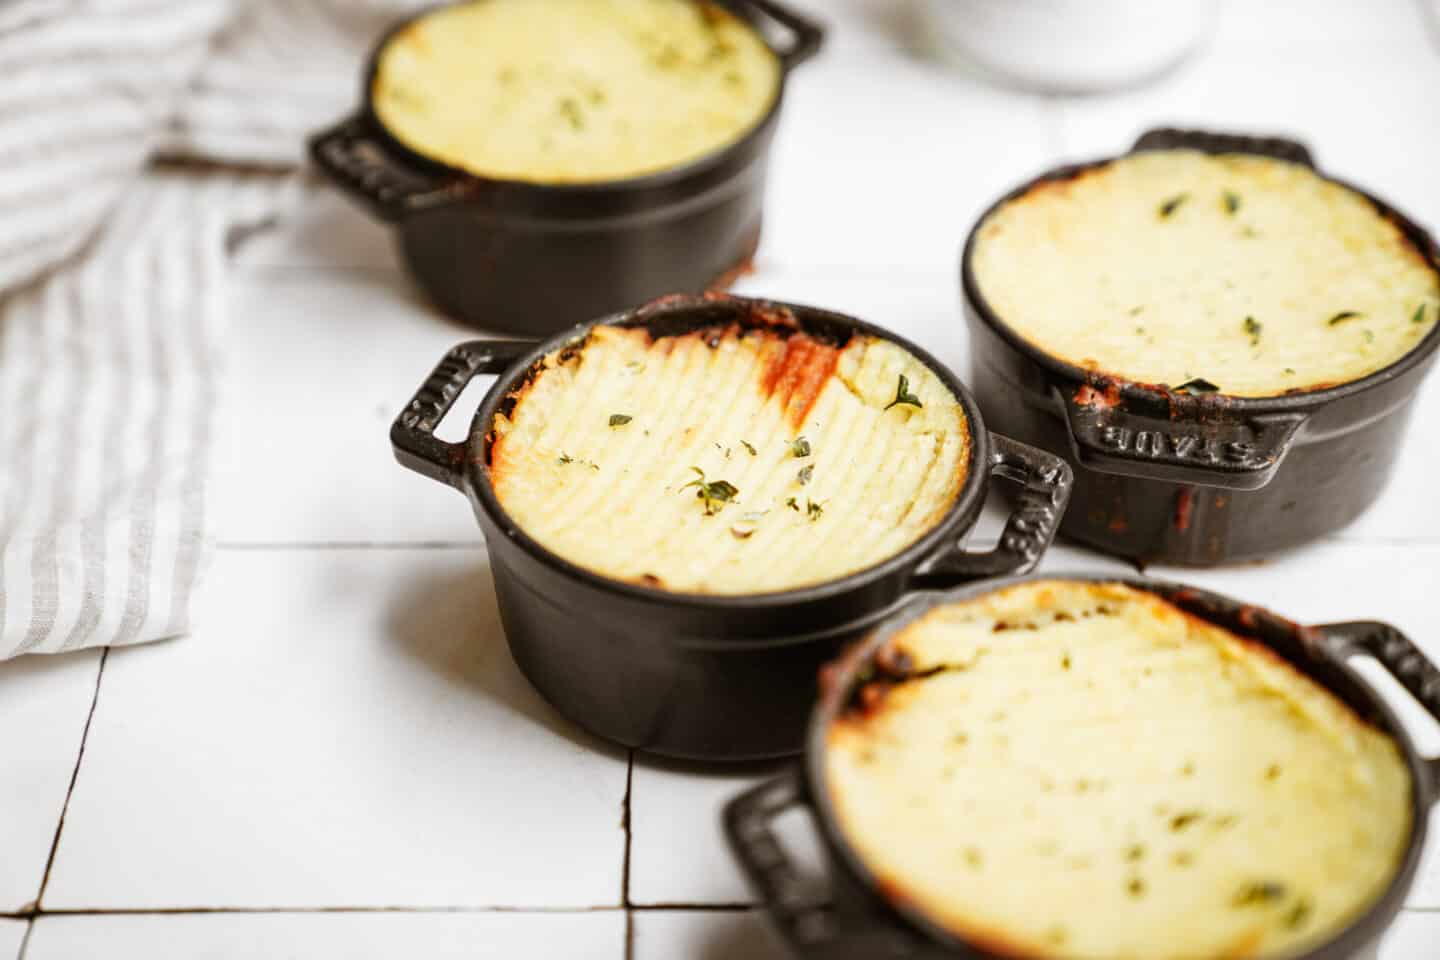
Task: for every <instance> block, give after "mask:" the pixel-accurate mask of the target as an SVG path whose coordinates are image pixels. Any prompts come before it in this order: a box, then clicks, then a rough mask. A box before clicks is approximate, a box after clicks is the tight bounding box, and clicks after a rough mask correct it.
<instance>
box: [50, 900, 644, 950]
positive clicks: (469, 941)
mask: <svg viewBox="0 0 1440 960" xmlns="http://www.w3.org/2000/svg"><path fill="white" fill-rule="evenodd" d="M624 939H625V915H624V913H623V912H621V911H618V910H612V911H605V912H594V913H467V914H451V913H439V914H435V913H429V914H426V913H387V914H354V913H328V914H314V913H311V914H293V913H292V914H188V915H179V916H163V915H162V916H153V915H152V916H98V917H97V916H91V917H43V918H41V919H40V920H39V921H37V922H36V924H35V932H34V933H33V934H32V935H31V937H30V944H29V947H28V948H27V949H26V951H25V960H92V958H96V957H144V958H145V960H200V958H204V960H253V958H257V957H265V958H277V960H278V958H281V957H284V958H294V960H301V958H306V960H309V958H330V957H345V958H347V960H391V958H394V957H426V958H432V960H449V958H455V960H460V958H465V960H551V958H555V957H565V958H573V960H621V958H622V957H623V956H624V953H625V951H624Z"/></svg>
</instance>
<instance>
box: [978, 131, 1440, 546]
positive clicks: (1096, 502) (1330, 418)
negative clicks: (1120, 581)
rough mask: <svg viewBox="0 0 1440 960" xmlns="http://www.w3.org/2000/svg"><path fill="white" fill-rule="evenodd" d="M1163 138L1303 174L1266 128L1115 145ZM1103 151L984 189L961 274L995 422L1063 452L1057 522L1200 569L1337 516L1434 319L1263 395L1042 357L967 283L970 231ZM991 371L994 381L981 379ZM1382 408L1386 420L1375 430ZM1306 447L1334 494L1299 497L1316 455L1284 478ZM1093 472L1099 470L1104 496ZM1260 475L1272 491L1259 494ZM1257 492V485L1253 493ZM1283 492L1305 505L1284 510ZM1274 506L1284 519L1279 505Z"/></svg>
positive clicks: (1324, 528)
mask: <svg viewBox="0 0 1440 960" xmlns="http://www.w3.org/2000/svg"><path fill="white" fill-rule="evenodd" d="M1168 149H1191V150H1199V151H1201V152H1203V153H1210V154H1221V153H1248V154H1256V155H1259V156H1267V157H1273V158H1276V159H1280V160H1285V161H1289V162H1291V163H1297V164H1301V165H1304V166H1306V167H1309V168H1311V169H1312V170H1314V169H1315V163H1314V161H1313V159H1312V158H1311V155H1310V152H1309V150H1308V149H1307V148H1306V147H1305V146H1304V145H1302V144H1300V143H1298V142H1296V141H1293V140H1288V139H1284V138H1279V137H1251V136H1238V135H1231V134H1219V133H1207V132H1202V131H1190V130H1174V129H1159V130H1151V131H1150V132H1148V133H1146V134H1144V135H1143V136H1141V137H1140V138H1139V139H1138V140H1137V141H1136V143H1135V145H1134V147H1132V148H1131V150H1130V151H1129V152H1130V153H1137V152H1141V151H1147V150H1168ZM1115 159H1117V158H1116V157H1105V158H1103V159H1099V160H1094V161H1090V162H1086V163H1080V164H1074V165H1069V166H1064V167H1060V168H1057V169H1054V170H1050V171H1047V172H1045V173H1042V174H1041V175H1040V176H1038V177H1035V178H1034V179H1032V180H1030V181H1028V182H1026V183H1025V184H1023V185H1021V186H1019V187H1017V188H1015V189H1014V190H1012V191H1010V192H1009V193H1007V194H1006V195H1005V196H1003V197H1001V198H1000V199H999V200H997V201H996V202H995V203H994V204H992V205H991V206H990V207H989V208H988V209H987V210H986V211H985V212H984V213H982V214H981V215H980V217H979V218H978V219H977V220H976V222H975V225H974V226H973V227H972V228H971V230H970V233H969V235H968V237H967V238H966V241H965V247H964V252H963V254H962V255H961V261H960V278H961V287H962V293H963V300H964V303H965V308H966V317H967V320H968V321H969V324H968V325H969V327H970V330H971V331H972V341H973V358H974V359H973V362H974V364H975V369H974V382H975V389H976V391H977V394H978V395H979V397H980V400H981V404H982V407H984V408H985V410H986V413H987V414H988V415H989V416H990V417H991V419H992V421H994V422H996V423H998V424H999V425H1000V427H1001V429H1006V430H1008V431H1009V432H1011V433H1013V434H1014V435H1016V436H1018V437H1019V438H1021V439H1023V440H1026V441H1027V442H1032V443H1037V444H1038V445H1039V446H1042V447H1045V448H1047V449H1051V450H1054V451H1056V452H1061V451H1065V452H1066V453H1067V455H1068V459H1070V461H1071V462H1072V464H1073V465H1075V466H1076V467H1077V471H1076V472H1077V475H1078V476H1077V489H1076V498H1075V499H1076V504H1075V509H1074V510H1072V511H1071V516H1070V517H1069V518H1067V523H1066V527H1065V530H1064V531H1063V532H1064V533H1065V534H1066V535H1068V536H1073V537H1076V538H1077V539H1080V540H1083V541H1085V542H1087V543H1089V544H1091V545H1092V546H1096V547H1098V548H1100V549H1102V550H1107V551H1109V552H1113V553H1119V554H1121V555H1124V556H1139V557H1142V558H1144V559H1155V560H1158V559H1165V560H1172V561H1178V562H1182V563H1201V564H1208V563H1217V562H1222V561H1226V560H1235V559H1243V558H1248V557H1253V556H1261V555H1264V554H1266V553H1268V552H1270V551H1271V550H1275V549H1282V548H1285V547H1289V546H1294V545H1295V544H1297V543H1301V542H1304V541H1306V540H1310V539H1313V538H1314V537H1316V536H1320V535H1323V534H1324V533H1327V532H1329V531H1330V530H1333V529H1335V528H1338V527H1340V526H1343V525H1344V524H1345V523H1348V522H1349V521H1350V520H1351V519H1353V518H1354V517H1355V516H1356V515H1358V514H1359V513H1360V512H1361V511H1362V510H1363V509H1364V508H1365V507H1367V506H1369V504H1370V503H1371V502H1373V500H1374V499H1375V497H1376V496H1377V495H1378V493H1379V491H1380V489H1381V487H1382V486H1383V484H1384V481H1385V479H1386V478H1387V477H1388V474H1389V468H1390V466H1391V463H1392V461H1393V457H1394V454H1395V452H1396V449H1397V448H1398V446H1399V442H1400V437H1399V430H1400V429H1401V428H1402V427H1403V421H1404V419H1405V417H1406V416H1407V415H1408V412H1409V404H1408V402H1409V400H1410V399H1411V398H1413V396H1414V392H1415V390H1416V389H1417V388H1418V386H1419V383H1420V380H1421V379H1422V378H1423V377H1424V375H1425V374H1426V373H1427V372H1428V370H1429V367H1430V365H1431V364H1432V363H1433V362H1434V360H1435V353H1436V349H1437V348H1440V324H1437V325H1436V326H1434V327H1432V328H1431V329H1430V330H1429V331H1428V332H1427V333H1426V334H1425V336H1424V337H1423V338H1421V339H1420V340H1419V341H1418V342H1417V343H1416V344H1415V345H1414V346H1413V347H1412V348H1411V350H1410V351H1409V352H1408V353H1406V354H1405V355H1404V356H1402V357H1400V358H1398V359H1396V360H1395V361H1394V362H1393V363H1391V364H1389V365H1388V366H1386V367H1383V368H1381V369H1380V370H1377V371H1375V372H1374V373H1371V374H1369V375H1367V376H1365V377H1362V378H1360V379H1358V380H1353V381H1349V382H1346V383H1341V384H1338V385H1335V386H1330V387H1324V388H1320V389H1314V390H1302V391H1296V392H1292V393H1288V394H1283V395H1280V396H1274V397H1230V396H1225V395H1223V394H1218V393H1217V394H1200V395H1193V396H1192V395H1190V394H1188V393H1182V392H1177V391H1176V390H1175V389H1173V388H1166V387H1164V386H1163V385H1158V384H1146V383H1137V382H1133V381H1129V380H1125V379H1123V378H1121V377H1116V376H1111V375H1109V374H1106V373H1105V372H1103V371H1095V370H1087V369H1085V368H1082V367H1079V366H1077V365H1075V364H1072V363H1069V362H1068V361H1065V360H1062V359H1060V358H1059V357H1056V356H1053V355H1052V354H1049V353H1047V352H1045V351H1044V350H1043V349H1041V348H1040V347H1039V346H1037V345H1035V344H1032V343H1030V342H1029V341H1027V340H1026V339H1025V338H1024V337H1022V336H1021V335H1020V334H1019V333H1017V332H1016V331H1015V330H1013V329H1012V328H1011V327H1009V326H1008V325H1007V324H1006V323H1005V321H1004V319H1003V318H1002V317H1000V316H999V315H998V314H997V313H996V311H995V310H994V309H993V308H992V307H991V305H990V303H989V302H988V301H987V300H986V299H985V297H984V295H983V294H982V293H981V291H980V287H979V284H978V282H977V280H976V277H975V272H974V264H973V261H974V253H975V246H976V242H977V239H978V236H979V232H980V228H981V227H982V226H983V225H984V223H985V222H986V221H987V220H988V219H989V218H990V216H991V215H992V214H993V213H994V212H995V211H996V210H998V209H999V208H1000V207H1001V206H1002V205H1004V204H1005V203H1007V202H1009V201H1010V200H1012V199H1014V198H1016V197H1019V196H1021V195H1023V194H1024V193H1026V192H1027V191H1029V190H1030V189H1032V188H1033V187H1035V186H1036V185H1038V184H1041V183H1046V182H1052V181H1059V180H1067V179H1071V178H1073V177H1076V176H1078V175H1080V174H1083V173H1084V172H1086V171H1088V170H1091V169H1094V168H1097V167H1100V166H1104V165H1105V164H1107V163H1110V162H1112V161H1114V160H1115ZM1317 172H1318V171H1317ZM1321 175H1322V176H1324V178H1325V179H1327V180H1330V181H1331V182H1333V183H1337V184H1339V185H1341V186H1344V187H1346V188H1348V189H1350V190H1353V191H1355V192H1356V193H1358V194H1360V195H1361V196H1363V197H1365V198H1366V199H1367V200H1369V201H1370V203H1372V204H1373V205H1374V206H1375V208H1376V209H1377V210H1378V211H1379V212H1380V213H1381V214H1382V215H1383V216H1384V217H1386V218H1387V219H1389V220H1390V221H1391V222H1392V223H1394V224H1395V225H1396V226H1397V227H1398V228H1399V229H1400V230H1401V232H1402V233H1403V234H1404V236H1405V237H1406V239H1407V240H1408V241H1409V242H1410V243H1411V244H1412V245H1413V246H1414V248H1415V249H1416V250H1417V251H1419V252H1420V254H1421V255H1422V256H1423V257H1424V259H1425V260H1426V261H1427V262H1428V263H1429V264H1430V265H1431V266H1432V267H1433V268H1434V269H1436V270H1437V271H1440V247H1437V245H1436V243H1435V241H1434V239H1433V238H1432V237H1431V236H1430V234H1428V233H1427V232H1426V231H1425V230H1424V229H1422V228H1421V227H1420V226H1418V225H1417V224H1416V223H1415V222H1414V221H1412V220H1410V219H1409V218H1407V217H1406V216H1404V215H1403V214H1401V213H1400V212H1399V211H1397V210H1396V209H1395V208H1394V207H1392V206H1391V205H1390V204H1388V203H1386V202H1385V201H1384V200H1381V199H1379V198H1378V197H1376V196H1375V195H1374V194H1372V193H1370V192H1368V191H1366V190H1363V189H1361V188H1359V187H1356V186H1355V185H1353V184H1351V183H1348V182H1346V181H1344V180H1341V179H1338V178H1335V177H1331V176H1329V175H1327V174H1321ZM992 379H994V380H995V381H996V383H997V385H995V386H993V387H986V386H983V385H982V383H988V382H990V381H991V380H992ZM1387 414H1396V416H1395V417H1394V418H1393V419H1391V420H1390V421H1389V422H1388V423H1387V424H1384V425H1383V426H1381V425H1379V424H1380V423H1381V422H1382V421H1384V419H1385V417H1386V415H1387ZM1020 421H1023V425H1022V424H1021V422H1020ZM1051 421H1053V423H1051ZM1042 434H1043V435H1045V439H1041V435H1042ZM1062 435H1063V439H1062ZM1319 443H1331V444H1333V447H1332V448H1330V449H1327V451H1326V455H1325V456H1324V457H1319V456H1317V457H1316V458H1315V459H1316V460H1317V461H1320V462H1321V463H1325V464H1328V469H1329V470H1330V471H1334V470H1336V469H1340V470H1341V471H1342V474H1341V476H1340V477H1338V478H1337V479H1338V480H1339V481H1340V482H1342V483H1347V484H1348V485H1349V488H1348V489H1337V490H1336V492H1335V493H1334V502H1333V503H1320V502H1316V500H1315V499H1314V498H1313V497H1311V496H1307V493H1310V492H1311V491H1308V490H1307V489H1306V487H1318V486H1320V485H1321V482H1322V478H1324V477H1325V469H1324V468H1322V467H1320V465H1319V464H1317V465H1316V466H1315V467H1311V466H1310V465H1309V464H1306V465H1305V466H1304V467H1303V468H1302V469H1303V470H1304V471H1305V472H1306V473H1307V476H1306V477H1304V478H1298V479H1303V481H1304V482H1303V483H1299V484H1294V489H1293V490H1292V485H1291V483H1290V482H1289V481H1291V480H1295V479H1297V478H1295V477H1293V476H1291V477H1289V478H1287V477H1286V465H1285V459H1286V457H1287V455H1288V454H1290V453H1292V452H1293V451H1294V450H1295V449H1296V448H1300V447H1304V446H1307V445H1310V444H1319ZM1292 473H1293V471H1292ZM1101 477H1105V478H1110V479H1111V480H1112V481H1113V482H1111V483H1110V486H1109V487H1108V488H1107V489H1105V490H1103V491H1102V490H1100V489H1099V488H1098V484H1100V482H1101V480H1100V478H1101ZM1277 477H1279V478H1280V480H1279V481H1278V482H1276V481H1277ZM1272 482H1276V483H1275V489H1269V488H1271V486H1272ZM1092 485H1096V489H1095V490H1093V491H1092V490H1091V489H1090V488H1091V486H1092ZM1187 491H1188V492H1187ZM1257 491H1265V493H1264V495H1263V497H1262V496H1259V495H1257ZM1182 493H1183V500H1182ZM1292 493H1293V494H1294V495H1293V496H1292ZM1156 498H1163V499H1164V500H1165V503H1164V505H1163V507H1162V506H1161V505H1159V504H1156V503H1153V502H1147V501H1154V500H1155V499H1156ZM1172 498H1174V504H1173V507H1172V505H1171V499H1172ZM1247 498H1248V499H1249V501H1250V503H1251V504H1252V505H1254V506H1258V507H1259V508H1260V509H1257V510H1255V512H1256V513H1258V514H1259V515H1260V516H1261V518H1262V519H1261V520H1260V523H1259V524H1256V523H1255V522H1254V521H1255V520H1256V517H1253V516H1251V517H1246V518H1245V519H1244V520H1243V521H1242V520H1239V519H1235V517H1234V513H1233V510H1234V509H1235V508H1244V507H1245V504H1246V499H1247ZM1102 501H1103V502H1102ZM1116 501H1123V502H1116ZM1297 503H1305V504H1306V506H1307V509H1306V510H1300V511H1295V510H1293V508H1294V506H1295V505H1296V504H1297ZM1227 504H1228V505H1230V506H1231V508H1232V514H1231V515H1230V517H1231V520H1230V522H1228V523H1222V522H1220V521H1221V520H1222V519H1223V518H1222V517H1218V516H1215V514H1217V513H1218V512H1219V511H1223V510H1224V509H1225V508H1226V506H1227ZM1282 506H1283V507H1285V509H1286V510H1288V511H1291V514H1290V516H1281V515H1279V509H1278V508H1280V507H1282ZM1151 507H1155V509H1154V510H1153V511H1152V510H1150V509H1149V508H1151ZM1252 509H1253V507H1252ZM1172 511H1173V513H1174V516H1175V521H1174V522H1173V523H1170V524H1164V523H1158V524H1151V525H1150V526H1151V527H1152V528H1154V529H1150V530H1147V531H1141V532H1137V530H1136V529H1134V528H1136V527H1140V528H1143V527H1145V526H1146V523H1147V521H1146V519H1145V515H1146V514H1147V513H1153V514H1154V515H1157V516H1159V515H1164V516H1165V517H1167V518H1168V517H1169V515H1170V513H1171V512H1172ZM1092 513H1093V514H1094V515H1095V516H1094V519H1093V520H1091V521H1089V522H1087V519H1086V518H1087V517H1090V516H1091V514H1092ZM1192 514H1193V523H1192V521H1191V518H1192ZM1166 526H1168V527H1170V528H1171V529H1164V527H1166ZM1246 528H1248V529H1246Z"/></svg>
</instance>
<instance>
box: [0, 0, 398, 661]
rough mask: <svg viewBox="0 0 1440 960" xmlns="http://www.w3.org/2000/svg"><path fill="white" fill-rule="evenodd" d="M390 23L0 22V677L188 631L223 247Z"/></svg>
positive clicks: (274, 200) (359, 4) (49, 8)
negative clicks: (57, 658)
mask: <svg viewBox="0 0 1440 960" xmlns="http://www.w3.org/2000/svg"><path fill="white" fill-rule="evenodd" d="M406 2H407V3H408V0H406ZM404 5H405V4H404V3H397V2H395V0H349V2H346V0H252V2H248V3H246V2H243V0H241V2H231V0H8V2H5V3H0V78H3V80H4V82H3V83H0V658H5V657H10V656H15V655H18V654H21V653H27V652H57V651H62V650H72V649H76V648H79V647H84V646H93V645H103V644H125V643H138V642H145V641H149V640H155V639H160V638H163V637H169V636H175V635H177V634H182V633H185V632H186V631H187V630H188V629H189V627H190V610H191V601H192V598H193V596H194V592H195V590H196V588H197V586H198V584H199V582H200V578H201V574H202V572H203V569H204V566H205V560H206V555H207V546H206V530H207V527H206V520H205V506H206V501H207V482H208V473H209V468H210V461H211V457H210V453H211V450H212V448H213V447H214V445H215V443H216V436H215V428H216V423H215V420H216V416H217V414H216V410H217V402H216V400H217V394H218V392H219V375H218V371H219V367H220V366H221V357H222V353H223V349H222V345H223V336H224V327H225V318H224V315H223V314H224V310H223V307H224V277H225V273H226V260H227V255H228V251H227V247H228V245H229V240H230V239H231V238H232V237H233V236H234V235H235V232H236V231H237V230H243V229H246V228H252V227H254V226H256V225H257V224H260V223H263V222H265V221H266V220H268V219H271V218H273V217H274V216H276V215H277V213H279V212H281V211H283V210H284V209H285V208H286V206H287V205H288V204H289V202H290V198H291V197H292V196H293V195H294V188H295V187H296V178H295V175H294V173H293V170H294V167H295V166H296V165H297V164H298V163H299V162H300V158H301V156H302V154H303V144H304V137H305V135H306V134H307V133H308V132H309V131H311V130H313V129H315V128H317V127H319V126H321V125H323V124H325V123H328V122H330V121H332V120H334V119H335V118H336V117H337V116H338V115H339V114H340V113H341V112H342V111H343V110H344V109H345V108H347V107H348V106H350V105H351V104H352V103H353V102H354V101H353V98H354V96H355V83H356V78H357V76H358V73H357V68H358V65H359V62H360V58H361V56H362V55H363V51H364V50H365V48H366V47H367V45H368V43H369V41H370V40H372V39H373V37H374V36H375V34H376V33H377V32H378V30H379V29H381V27H382V26H383V24H384V23H385V22H386V21H387V20H388V19H389V18H391V17H393V16H394V14H395V11H396V8H397V6H404ZM177 156H178V157H185V158H190V159H203V160H205V161H209V162H208V163H207V164H206V165H205V166H204V167H203V168H201V169H203V172H197V171H196V170H184V169H177V168H176V167H175V166H174V165H173V164H169V165H165V166H162V167H159V168H157V167H155V166H154V165H153V161H154V159H155V158H156V157H170V158H173V157H177ZM217 164H219V165H224V164H233V165H238V166H237V167H236V168H235V169H227V168H225V167H224V166H216V165H217ZM241 167H243V168H246V169H248V171H249V172H240V168H241ZM256 167H268V168H270V170H271V172H261V171H260V170H257V169H255V168H256Z"/></svg>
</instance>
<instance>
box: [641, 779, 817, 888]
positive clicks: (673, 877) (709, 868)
mask: <svg viewBox="0 0 1440 960" xmlns="http://www.w3.org/2000/svg"><path fill="white" fill-rule="evenodd" d="M785 769H787V765H777V766H769V767H765V768H762V769H760V770H749V771H745V772H743V773H729V774H726V773H713V772H709V771H705V770H698V769H686V768H684V767H679V766H670V765H662V764H660V763H658V762H656V761H650V760H645V759H643V758H637V759H636V761H635V773H634V779H633V782H632V786H631V793H630V824H631V826H630V900H631V902H632V903H637V904H641V905H646V904H716V903H722V904H724V903H729V904H735V903H749V902H751V900H752V898H751V896H750V891H749V890H747V889H746V888H745V882H744V880H743V879H742V877H741V875H740V871H739V868H737V867H736V865H735V861H734V859H733V858H732V857H731V855H730V850H729V849H728V848H727V847H726V845H725V837H724V834H723V833H722V832H721V827H720V816H721V811H722V810H723V809H724V807H725V804H726V803H728V802H729V801H730V800H731V799H732V798H734V797H736V796H738V795H739V794H740V793H742V792H744V791H745V789H746V788H748V787H750V786H751V785H753V784H755V783H758V782H760V780H762V779H764V778H766V777H769V776H775V775H777V774H779V773H780V772H782V771H784V770H785ZM785 826H786V827H789V828H790V829H788V830H787V831H786V832H785V833H784V834H783V836H784V838H785V840H786V841H788V843H789V849H791V850H792V851H793V852H794V855H795V856H796V857H797V859H799V860H801V861H802V862H803V863H805V864H807V865H809V867H810V869H811V871H812V872H815V870H816V869H817V865H818V864H819V863H820V853H819V846H818V843H817V842H816V838H815V836H814V830H813V829H812V828H811V826H810V823H809V821H808V819H800V818H799V817H795V818H791V822H789V823H787V824H785Z"/></svg>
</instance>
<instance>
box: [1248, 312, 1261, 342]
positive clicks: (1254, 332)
mask: <svg viewBox="0 0 1440 960" xmlns="http://www.w3.org/2000/svg"><path fill="white" fill-rule="evenodd" d="M1263 329H1264V325H1263V324H1261V323H1260V321H1259V320H1256V319H1255V318H1254V317H1246V318H1245V332H1246V333H1248V334H1250V346H1252V347H1254V346H1259V344H1260V331H1261V330H1263Z"/></svg>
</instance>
